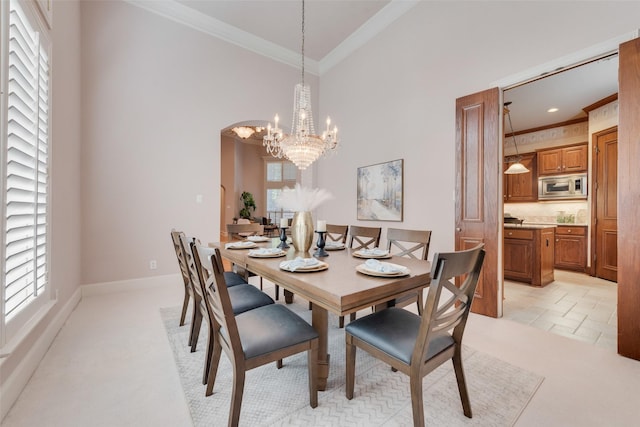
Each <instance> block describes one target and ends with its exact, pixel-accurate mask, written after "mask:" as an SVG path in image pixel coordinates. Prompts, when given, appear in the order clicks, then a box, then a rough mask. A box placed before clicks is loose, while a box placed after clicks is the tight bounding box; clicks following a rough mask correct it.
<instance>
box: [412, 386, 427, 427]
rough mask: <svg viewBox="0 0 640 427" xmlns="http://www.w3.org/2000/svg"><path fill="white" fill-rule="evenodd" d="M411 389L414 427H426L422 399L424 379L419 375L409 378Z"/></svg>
mask: <svg viewBox="0 0 640 427" xmlns="http://www.w3.org/2000/svg"><path fill="white" fill-rule="evenodd" d="M409 387H410V388H411V408H412V410H413V425H414V427H424V403H423V397H422V377H420V376H419V375H417V376H414V375H410V376H409Z"/></svg>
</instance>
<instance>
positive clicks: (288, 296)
mask: <svg viewBox="0 0 640 427" xmlns="http://www.w3.org/2000/svg"><path fill="white" fill-rule="evenodd" d="M284 302H285V303H287V304H291V303H292V302H293V292H291V291H288V290H286V289H285V290H284Z"/></svg>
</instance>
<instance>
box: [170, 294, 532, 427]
mask: <svg viewBox="0 0 640 427" xmlns="http://www.w3.org/2000/svg"><path fill="white" fill-rule="evenodd" d="M288 307H289V308H291V309H292V310H294V311H295V312H297V313H298V314H299V315H300V316H302V317H303V318H305V319H306V320H307V321H309V322H310V319H311V311H310V310H308V306H307V303H306V301H302V302H298V303H294V304H291V305H288ZM160 315H161V318H162V320H163V322H164V325H165V327H166V330H167V336H168V338H169V342H170V344H171V347H172V349H173V352H174V356H175V360H176V365H177V368H178V373H179V375H180V380H181V383H182V386H183V389H184V393H185V396H186V399H187V402H188V405H189V409H190V411H191V417H192V419H193V425H194V426H196V427H200V426H225V425H227V421H228V416H229V405H230V401H231V387H232V377H233V373H232V369H231V364H230V363H229V361H228V359H227V358H226V356H225V355H224V354H223V356H222V358H221V361H220V368H219V369H218V376H217V379H216V383H215V389H214V393H213V395H211V396H209V397H205V395H204V393H205V386H204V385H202V370H203V367H204V357H205V352H206V341H207V329H206V327H205V326H204V325H203V328H202V330H201V331H200V339H199V341H198V349H197V351H196V352H194V353H191V352H190V351H189V347H188V346H187V341H188V334H189V324H185V325H184V326H178V323H179V317H180V308H179V307H171V308H161V309H160ZM337 325H338V317H337V316H334V315H331V314H330V315H329V353H330V354H331V359H330V360H331V362H330V363H331V368H330V372H329V378H328V381H327V390H326V391H323V392H320V393H319V394H318V407H317V408H315V409H312V408H311V407H310V406H309V394H308V391H307V390H308V389H307V385H308V382H307V359H306V357H307V356H306V353H302V354H300V355H296V356H292V357H289V358H287V359H285V360H284V366H283V368H282V369H276V367H275V364H269V365H266V366H262V367H260V368H256V369H253V370H251V371H249V372H247V375H246V380H245V389H244V397H243V401H242V412H241V414H240V425H244V426H307V427H309V426H346V425H349V426H385V427H391V426H408V425H412V424H413V421H412V420H413V418H412V414H411V394H410V391H409V379H408V377H407V376H406V375H404V374H402V373H400V372H392V371H391V369H390V368H389V366H388V365H385V364H383V363H381V362H379V361H378V360H376V359H374V358H373V357H371V356H369V355H368V354H367V353H365V352H364V351H362V350H358V352H357V359H356V381H355V383H356V386H355V391H354V398H353V400H347V399H346V397H345V391H344V376H345V369H344V359H345V350H344V329H339V328H338V327H337ZM463 360H464V362H463V364H464V369H465V375H466V379H467V388H468V390H469V395H470V399H471V408H472V411H473V418H471V419H469V418H466V417H465V416H464V414H463V413H462V404H461V402H460V396H459V394H458V388H457V385H456V379H455V374H454V372H453V368H452V366H451V363H445V364H443V365H442V366H440V367H439V368H438V369H436V370H435V371H433V372H432V373H430V374H429V375H428V376H427V377H425V378H424V380H423V387H424V411H425V421H426V424H427V425H434V426H469V425H471V426H512V425H514V424H515V422H516V420H517V419H518V417H519V415H520V414H521V413H522V411H523V410H524V408H525V407H526V406H527V404H528V402H529V401H530V399H531V398H532V397H533V395H534V394H535V392H536V390H537V389H538V387H539V386H540V384H541V383H542V381H543V377H541V376H540V375H537V374H535V373H532V372H529V371H526V370H524V369H522V368H519V367H517V366H513V365H510V364H508V363H506V362H504V361H502V360H500V359H497V358H494V357H492V356H489V355H487V354H484V353H481V352H479V351H476V350H474V349H472V348H470V347H468V346H465V347H464V348H463Z"/></svg>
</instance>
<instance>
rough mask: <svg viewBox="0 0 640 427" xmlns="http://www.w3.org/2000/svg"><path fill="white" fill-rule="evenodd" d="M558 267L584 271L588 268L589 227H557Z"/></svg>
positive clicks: (556, 262) (556, 257)
mask: <svg viewBox="0 0 640 427" xmlns="http://www.w3.org/2000/svg"><path fill="white" fill-rule="evenodd" d="M554 265H555V267H556V268H561V269H567V270H575V271H580V272H584V271H585V270H586V268H587V227H586V226H579V225H574V226H567V225H559V226H558V227H557V228H556V246H555V261H554Z"/></svg>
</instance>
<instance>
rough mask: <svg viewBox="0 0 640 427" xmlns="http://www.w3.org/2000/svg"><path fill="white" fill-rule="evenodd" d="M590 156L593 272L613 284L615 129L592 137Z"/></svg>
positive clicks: (615, 257)
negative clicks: (592, 174) (593, 239)
mask: <svg viewBox="0 0 640 427" xmlns="http://www.w3.org/2000/svg"><path fill="white" fill-rule="evenodd" d="M593 153H594V156H593V158H594V167H593V171H594V180H593V190H594V191H593V195H592V200H593V202H594V206H593V208H594V209H593V211H594V213H595V218H594V221H593V224H594V229H595V244H594V245H593V247H594V249H593V256H592V263H593V269H594V272H595V275H596V277H600V278H602V279H607V280H612V281H614V282H615V281H616V280H617V279H618V127H617V126H616V127H613V128H610V129H607V130H603V131H601V132H598V133H596V134H594V135H593Z"/></svg>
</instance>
